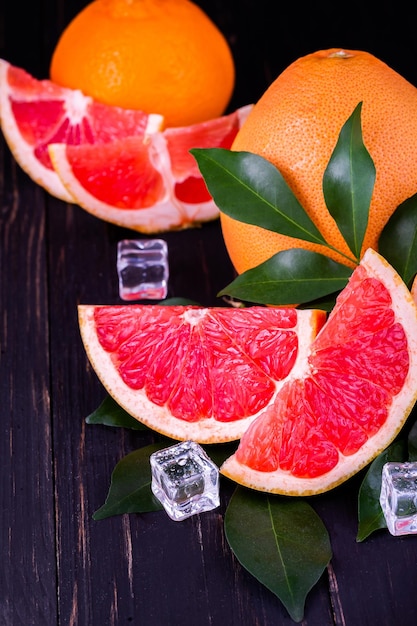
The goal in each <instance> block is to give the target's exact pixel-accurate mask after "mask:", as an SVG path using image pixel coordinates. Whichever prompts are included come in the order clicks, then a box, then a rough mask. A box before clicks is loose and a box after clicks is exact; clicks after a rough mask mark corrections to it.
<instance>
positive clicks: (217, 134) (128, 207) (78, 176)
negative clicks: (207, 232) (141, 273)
mask: <svg viewBox="0 0 417 626" xmlns="http://www.w3.org/2000/svg"><path fill="white" fill-rule="evenodd" d="M250 108H251V107H250V106H247V107H242V108H241V109H238V110H237V111H234V112H233V113H230V114H229V115H224V116H222V117H219V118H215V119H213V120H208V121H206V122H200V123H199V124H192V125H191V126H186V127H178V128H167V129H166V130H164V131H163V132H156V133H154V134H152V135H150V136H148V137H147V139H146V141H145V142H144V141H143V137H141V136H138V137H130V138H123V139H121V140H120V141H114V142H113V143H111V144H106V145H105V146H103V145H97V144H92V145H89V144H84V145H80V146H72V145H68V144H56V145H54V144H51V145H50V146H49V153H50V156H51V159H52V163H53V167H54V169H55V171H56V172H57V174H58V176H59V178H60V179H61V181H62V183H63V185H64V186H65V188H66V189H67V190H68V192H69V193H70V194H71V196H72V197H73V198H74V200H75V202H76V203H77V204H78V205H79V206H81V207H83V208H84V209H85V210H86V211H88V212H89V213H92V214H93V215H95V216H96V217H99V218H101V219H103V220H106V221H108V222H113V223H115V224H118V225H120V226H126V227H128V228H131V229H133V230H137V231H140V232H143V233H157V232H161V231H167V230H171V229H174V228H175V229H180V228H188V227H190V226H195V225H196V224H197V223H201V222H206V221H208V220H212V219H215V218H218V216H219V210H218V208H217V206H216V204H215V203H214V201H213V199H212V197H211V196H210V194H209V192H208V190H207V187H206V185H205V182H204V180H203V178H202V176H201V174H200V171H199V169H198V166H197V163H196V161H195V159H194V158H193V157H192V156H191V154H190V152H189V150H190V149H191V148H195V147H201V148H210V147H223V148H230V146H231V144H232V141H233V139H234V137H235V136H236V133H237V132H238V130H239V128H240V126H241V124H242V122H243V120H244V119H245V117H246V116H247V113H248V112H249V110H250Z"/></svg>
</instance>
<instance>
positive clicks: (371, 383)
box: [221, 249, 417, 495]
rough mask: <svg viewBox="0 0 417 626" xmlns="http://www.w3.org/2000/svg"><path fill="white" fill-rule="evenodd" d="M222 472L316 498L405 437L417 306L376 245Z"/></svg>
mask: <svg viewBox="0 0 417 626" xmlns="http://www.w3.org/2000/svg"><path fill="white" fill-rule="evenodd" d="M303 366H304V369H303V371H300V370H298V371H295V370H292V372H291V373H290V375H289V378H288V379H286V381H284V384H283V385H282V386H281V388H280V390H279V391H278V393H277V394H276V396H275V398H274V400H273V402H272V403H271V404H269V405H268V407H267V408H266V409H265V410H264V411H263V412H262V413H261V414H260V415H259V417H258V418H257V419H256V420H255V421H254V422H253V423H252V425H251V426H250V427H249V428H248V430H247V431H246V433H245V434H244V435H243V437H242V439H241V441H240V444H239V447H238V449H237V451H236V453H235V454H234V455H232V456H231V457H229V458H228V459H227V460H226V462H225V463H224V464H223V466H222V468H221V471H222V473H223V474H224V475H225V476H228V477H229V478H231V479H232V480H234V481H236V482H237V483H240V484H242V485H245V486H247V487H251V488H253V489H258V490H261V491H267V492H272V493H281V494H286V495H313V494H317V493H321V492H323V491H327V490H329V489H331V488H333V487H335V486H336V485H339V484H340V483H342V482H344V481H346V480H347V479H348V478H349V477H350V476H352V475H353V474H355V473H356V472H358V471H359V470H360V469H361V468H362V467H364V466H365V465H367V464H368V463H369V462H370V461H371V460H372V459H374V458H375V457H376V456H377V455H378V454H379V453H380V452H381V451H382V450H384V449H385V448H386V447H387V446H388V445H389V444H390V443H391V441H392V440H393V439H394V438H395V436H396V435H397V433H398V432H399V431H400V429H401V427H402V426H403V424H404V423H405V420H406V418H407V416H408V414H409V413H410V411H411V409H412V407H413V405H414V403H415V401H416V398H417V308H416V305H415V303H414V301H413V298H412V297H411V294H410V292H409V290H408V289H407V287H406V285H405V284H404V283H403V282H402V280H401V278H400V277H399V275H398V274H397V273H396V272H395V270H394V269H393V268H392V267H391V266H390V265H389V264H388V262H387V261H386V260H385V259H383V257H381V256H380V255H379V254H378V253H377V252H375V251H374V250H372V249H369V250H368V251H367V252H366V253H365V255H364V257H363V258H362V260H361V262H360V264H359V265H358V266H357V268H356V269H355V270H354V271H353V273H352V275H351V279H350V282H349V283H348V285H347V286H346V287H345V289H344V290H343V291H342V292H341V293H340V295H339V298H338V300H337V302H336V305H335V307H334V309H333V310H332V312H331V314H330V315H329V318H328V320H327V322H326V324H325V325H324V326H323V328H322V329H321V331H320V332H319V334H318V335H317V337H316V338H315V339H314V341H313V343H312V345H311V346H310V348H309V353H308V357H307V359H306V360H305V361H303Z"/></svg>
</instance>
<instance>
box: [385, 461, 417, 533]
mask: <svg viewBox="0 0 417 626" xmlns="http://www.w3.org/2000/svg"><path fill="white" fill-rule="evenodd" d="M379 501H380V504H381V508H382V511H383V513H384V517H385V520H386V522H387V527H388V530H389V532H390V533H391V535H395V536H398V535H411V534H415V533H417V463H412V462H409V463H385V465H384V467H383V469H382V483H381V495H380V498H379Z"/></svg>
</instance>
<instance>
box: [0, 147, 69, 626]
mask: <svg viewBox="0 0 417 626" xmlns="http://www.w3.org/2000/svg"><path fill="white" fill-rule="evenodd" d="M0 155H1V163H2V168H1V174H0V176H1V180H0V187H1V192H0V195H1V199H2V201H1V204H2V215H1V221H0V276H1V280H0V311H1V326H0V351H1V352H0V458H1V477H0V481H1V490H0V493H1V505H0V533H1V543H0V545H1V547H2V559H3V562H2V567H1V568H0V623H1V624H7V625H9V624H13V625H16V626H18V625H20V624H22V625H23V624H29V623H33V624H53V623H55V620H56V611H57V597H56V585H55V583H56V564H55V520H54V517H55V516H54V494H53V473H52V449H51V420H50V395H49V389H50V379H49V377H50V372H49V324H48V302H47V280H46V246H45V203H44V193H43V192H42V190H41V189H40V188H39V187H37V186H36V185H34V184H33V183H32V182H31V181H29V180H28V178H27V177H26V175H25V174H23V173H22V171H21V170H20V168H18V167H17V165H16V164H15V163H14V161H13V160H12V159H11V158H10V154H9V152H8V150H7V149H6V147H5V145H4V141H3V139H1V142H0Z"/></svg>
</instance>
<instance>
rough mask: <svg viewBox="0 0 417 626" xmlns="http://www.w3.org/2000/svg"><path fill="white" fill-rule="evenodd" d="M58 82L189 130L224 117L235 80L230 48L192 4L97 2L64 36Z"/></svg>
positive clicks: (55, 63)
mask: <svg viewBox="0 0 417 626" xmlns="http://www.w3.org/2000/svg"><path fill="white" fill-rule="evenodd" d="M50 77H51V80H52V81H53V82H55V83H57V84H58V85H61V86H62V87H68V88H71V89H80V90H81V91H82V92H83V93H84V94H86V95H88V96H91V97H92V98H94V99H95V100H97V101H98V102H103V103H104V104H109V105H113V106H120V107H124V108H128V109H141V110H143V111H146V112H147V113H158V114H159V115H162V116H163V117H164V118H165V125H166V126H167V127H168V126H188V125H190V124H195V123H198V122H203V121H205V120H208V119H212V118H215V117H219V116H221V115H222V114H223V112H224V110H225V109H226V106H227V104H228V103H229V100H230V97H231V94H232V91H233V88H234V80H235V68H234V61H233V56H232V53H231V50H230V47H229V44H228V42H227V40H226V38H225V37H224V35H223V34H222V32H221V31H220V30H219V28H218V27H217V25H216V24H214V22H213V21H212V20H211V19H210V18H209V17H208V15H206V13H204V12H203V10H202V9H200V7H198V6H197V5H196V4H194V3H193V2H190V1H189V0H94V1H93V2H90V3H89V4H87V5H86V6H85V7H84V9H83V10H82V11H80V12H79V13H78V14H77V15H76V16H75V17H74V19H73V20H72V21H71V22H70V23H69V24H68V26H67V27H66V28H65V30H64V31H63V32H62V34H61V36H60V38H59V40H58V42H57V44H56V47H55V50H54V52H53V55H52V60H51V66H50Z"/></svg>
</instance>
